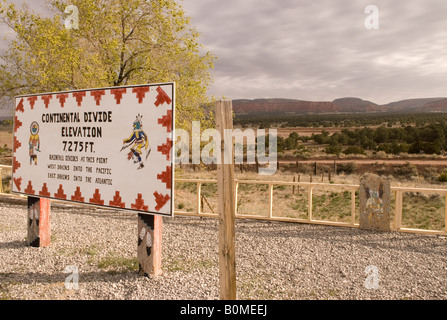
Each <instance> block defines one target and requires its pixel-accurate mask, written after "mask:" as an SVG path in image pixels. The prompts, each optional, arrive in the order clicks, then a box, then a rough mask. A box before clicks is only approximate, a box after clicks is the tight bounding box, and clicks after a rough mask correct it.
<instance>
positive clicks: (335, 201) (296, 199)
mask: <svg viewBox="0 0 447 320" xmlns="http://www.w3.org/2000/svg"><path fill="white" fill-rule="evenodd" d="M295 176H296V175H295ZM176 177H177V178H184V179H215V178H216V173H215V172H212V171H211V172H209V171H201V172H193V171H188V170H183V171H182V172H179V173H177V175H176ZM235 177H236V179H240V180H262V181H293V177H294V175H290V174H287V173H284V172H280V173H277V174H275V175H273V176H259V175H257V174H255V173H243V174H241V173H237V172H236V173H235ZM389 179H390V182H391V186H396V187H397V186H399V187H418V188H441V189H443V188H445V184H433V183H429V182H427V181H426V180H424V178H423V177H420V178H415V179H413V180H406V179H397V178H393V177H389ZM309 181H310V176H309V175H301V182H309ZM359 181H360V176H359V175H356V174H350V175H345V174H341V175H337V176H335V177H332V184H345V185H349V184H351V185H358V184H359ZM313 182H324V183H326V184H327V186H326V187H324V188H314V190H313V194H312V203H313V207H312V215H313V219H315V220H325V221H336V222H346V223H350V222H351V219H352V218H351V191H350V189H349V188H348V187H346V188H343V187H339V186H331V183H330V182H329V181H328V179H327V177H324V180H323V181H321V177H313ZM308 191H309V188H308V187H300V188H299V189H298V187H295V189H294V188H293V187H292V186H282V185H276V186H274V189H273V216H275V217H286V218H298V219H307V218H308ZM201 192H202V194H203V195H204V196H205V199H206V201H205V200H202V206H203V207H202V210H201V211H202V212H205V213H217V185H216V184H210V183H208V184H203V185H202V189H201ZM355 195H356V214H355V221H356V223H358V217H359V203H358V201H359V198H358V192H356V194H355ZM196 203H197V186H196V184H195V183H180V182H177V183H176V193H175V210H176V211H185V212H197V205H196ZM208 204H209V205H210V206H209V205H208ZM210 207H211V209H210ZM390 209H391V212H390V219H391V226H392V227H393V224H394V210H395V195H394V192H392V193H391V206H390ZM444 212H445V197H444V196H440V195H439V194H422V193H410V192H405V193H404V195H403V216H402V227H404V228H417V229H426V230H444V225H445V221H444ZM237 213H238V214H243V215H256V216H265V217H267V216H268V214H269V187H268V184H244V183H240V184H239V188H238V198H237Z"/></svg>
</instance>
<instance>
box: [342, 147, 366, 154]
mask: <svg viewBox="0 0 447 320" xmlns="http://www.w3.org/2000/svg"><path fill="white" fill-rule="evenodd" d="M343 153H344V154H365V150H364V149H363V148H362V147H358V146H349V147H347V148H346V149H345V150H344V151H343Z"/></svg>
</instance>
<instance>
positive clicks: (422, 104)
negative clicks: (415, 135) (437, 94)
mask: <svg viewBox="0 0 447 320" xmlns="http://www.w3.org/2000/svg"><path fill="white" fill-rule="evenodd" d="M233 110H234V112H235V114H238V115H248V114H251V115H261V114H262V115H269V114H272V115H287V114H312V113H364V112H368V113H371V112H412V111H413V112H440V111H445V112H447V98H425V99H407V100H401V101H395V102H391V103H388V104H385V105H378V104H376V103H374V102H371V101H367V100H363V99H360V98H355V97H346V98H340V99H335V100H334V101H304V100H294V99H254V100H248V99H239V100H233Z"/></svg>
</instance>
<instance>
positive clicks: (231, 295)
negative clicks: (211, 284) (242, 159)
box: [215, 101, 236, 300]
mask: <svg viewBox="0 0 447 320" xmlns="http://www.w3.org/2000/svg"><path fill="white" fill-rule="evenodd" d="M215 108H216V129H217V130H218V131H219V133H220V136H221V150H222V152H221V157H220V159H219V160H220V161H219V163H218V165H217V190H218V195H219V196H218V204H219V279H220V299H221V300H235V299H236V253H235V247H236V246H235V212H234V210H235V201H234V199H235V188H234V164H233V161H231V164H230V163H225V161H224V159H231V160H233V154H232V153H233V142H232V139H231V140H230V141H228V140H229V139H226V140H227V142H228V143H231V148H229V147H228V146H227V148H225V143H224V137H225V129H233V107H232V103H231V101H218V102H216V105H215ZM225 152H231V155H227V156H226V155H225Z"/></svg>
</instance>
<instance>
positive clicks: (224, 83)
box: [16, 0, 447, 103]
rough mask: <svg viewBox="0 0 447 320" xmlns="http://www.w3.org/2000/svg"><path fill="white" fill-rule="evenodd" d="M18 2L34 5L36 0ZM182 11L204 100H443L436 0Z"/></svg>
mask: <svg viewBox="0 0 447 320" xmlns="http://www.w3.org/2000/svg"><path fill="white" fill-rule="evenodd" d="M16 2H19V0H16ZM26 2H28V3H29V4H31V5H32V6H33V7H34V8H36V7H37V8H38V7H39V5H38V4H39V3H43V2H44V1H43V0H32V1H26ZM368 5H374V6H376V7H377V8H378V13H379V15H378V18H379V20H378V27H379V29H371V30H370V29H367V28H366V27H365V20H366V19H367V18H368V17H369V16H370V14H371V13H365V8H366V7H367V6H368ZM182 6H183V8H184V10H185V11H186V12H187V14H188V15H189V16H190V17H191V18H192V25H194V26H195V27H196V29H197V30H198V31H199V32H200V33H201V34H202V37H201V38H200V42H201V43H202V44H203V45H204V46H205V47H206V48H207V49H208V50H209V51H211V52H212V53H214V54H215V55H216V56H217V58H218V60H217V62H216V65H215V70H214V71H213V74H214V80H215V83H214V85H213V87H212V88H211V90H210V94H213V95H216V96H219V97H227V98H231V99H239V98H248V99H254V98H292V99H302V100H316V101H327V100H329V101H331V100H334V99H336V98H340V97H347V96H349V97H360V98H363V99H366V100H370V101H373V102H376V103H388V102H392V101H396V100H402V99H410V98H422V97H447V1H445V0H393V1H389V0H380V1H377V0H368V1H365V0H314V1H311V0H305V1H304V0H263V1H260V0H257V1H255V0H244V1H241V0H237V1H236V0H225V1H222V0H184V1H183V3H182ZM81 19H82V17H81ZM81 23H82V20H81Z"/></svg>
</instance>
